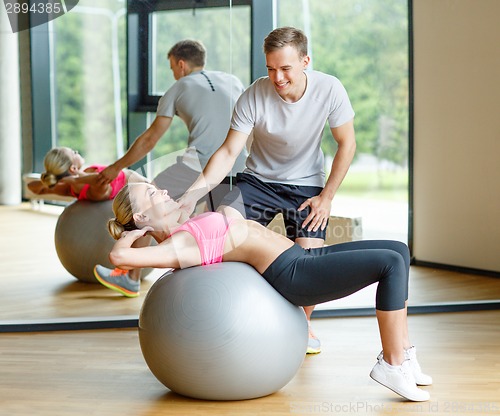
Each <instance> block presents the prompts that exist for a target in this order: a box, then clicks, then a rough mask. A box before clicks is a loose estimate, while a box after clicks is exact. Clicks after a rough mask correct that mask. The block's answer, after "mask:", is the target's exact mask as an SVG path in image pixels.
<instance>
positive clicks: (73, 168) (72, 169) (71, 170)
mask: <svg viewBox="0 0 500 416" xmlns="http://www.w3.org/2000/svg"><path fill="white" fill-rule="evenodd" d="M68 172H69V173H70V175H75V174H76V173H78V168H77V167H76V165H71V166H70V167H69V169H68Z"/></svg>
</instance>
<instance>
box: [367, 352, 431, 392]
mask: <svg viewBox="0 0 500 416" xmlns="http://www.w3.org/2000/svg"><path fill="white" fill-rule="evenodd" d="M370 377H371V378H372V379H373V380H375V381H376V382H378V383H380V384H382V385H383V386H385V387H387V388H389V389H391V390H392V391H393V392H395V393H397V394H399V395H400V396H402V397H404V398H405V399H408V400H411V401H413V402H425V401H427V400H429V399H430V394H429V392H427V391H425V390H421V389H419V388H418V387H417V385H416V383H415V378H414V377H413V374H412V370H411V368H410V362H409V360H405V361H403V364H401V365H394V366H393V365H390V364H388V363H387V362H385V360H383V359H382V360H378V361H377V364H375V367H373V369H372V371H371V372H370Z"/></svg>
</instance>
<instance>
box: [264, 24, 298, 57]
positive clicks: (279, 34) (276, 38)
mask: <svg viewBox="0 0 500 416" xmlns="http://www.w3.org/2000/svg"><path fill="white" fill-rule="evenodd" d="M288 45H290V46H292V47H294V48H295V49H296V50H297V52H298V53H299V57H300V58H303V57H304V56H306V55H307V36H306V35H305V34H304V32H302V31H301V30H300V29H296V28H294V27H290V26H286V27H279V28H277V29H274V30H273V31H272V32H271V33H269V35H267V37H266V38H265V39H264V46H263V49H264V53H265V54H266V55H267V54H268V53H270V52H274V51H275V50H278V49H281V48H284V47H285V46H288Z"/></svg>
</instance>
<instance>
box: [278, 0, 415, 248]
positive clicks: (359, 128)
mask: <svg viewBox="0 0 500 416" xmlns="http://www.w3.org/2000/svg"><path fill="white" fill-rule="evenodd" d="M278 7H279V18H278V25H279V26H295V27H298V28H300V29H302V30H303V31H304V32H305V33H306V35H307V36H308V38H309V53H310V55H311V57H312V68H313V69H316V70H319V71H322V72H325V73H328V74H331V75H334V76H336V77H337V78H339V79H340V80H341V81H342V83H343V84H344V86H345V87H346V89H347V91H348V93H349V97H350V99H351V102H352V105H353V107H354V111H355V112H356V117H355V129H356V140H357V152H356V153H357V155H356V158H355V160H354V162H353V164H352V166H351V168H350V170H349V173H348V174H347V177H346V178H345V180H344V182H343V184H342V186H341V188H340V190H339V192H338V194H337V196H336V197H335V199H334V201H333V214H334V215H340V216H356V217H361V218H362V222H363V238H364V239H370V238H392V239H396V240H400V241H403V242H408V148H409V78H408V70H409V69H408V65H409V58H408V56H409V54H408V1H407V0H383V1H381V0H357V1H352V0H335V1H323V0H279V2H278ZM323 151H324V152H325V160H326V166H325V168H326V169H327V171H328V170H329V168H330V166H331V162H332V160H333V159H332V158H333V155H334V153H335V142H334V141H333V139H332V137H331V134H330V131H329V129H328V128H325V133H324V140H323Z"/></svg>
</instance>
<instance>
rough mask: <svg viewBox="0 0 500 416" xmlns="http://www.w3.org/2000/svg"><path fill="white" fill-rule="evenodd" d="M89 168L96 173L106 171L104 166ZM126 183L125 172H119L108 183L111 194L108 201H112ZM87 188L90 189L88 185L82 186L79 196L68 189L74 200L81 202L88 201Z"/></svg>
mask: <svg viewBox="0 0 500 416" xmlns="http://www.w3.org/2000/svg"><path fill="white" fill-rule="evenodd" d="M89 167H90V168H94V169H96V171H97V172H102V171H103V170H104V169H106V166H104V165H92V166H89ZM126 183H127V177H126V176H125V172H123V171H121V172H120V173H119V174H118V176H117V177H116V178H115V179H113V180H112V181H111V183H110V185H111V194H110V195H109V199H113V198H114V197H115V196H116V194H117V193H118V192H119V191H120V189H122V188H123V187H124V186H125V184H126ZM89 188H90V185H89V184H86V185H84V186H83V188H82V190H81V191H80V193H79V194H77V193H76V192H74V191H73V189H70V190H71V194H72V195H73V196H74V197H75V198H78V200H80V201H81V200H82V199H88V198H87V192H88V190H89Z"/></svg>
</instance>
